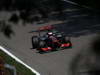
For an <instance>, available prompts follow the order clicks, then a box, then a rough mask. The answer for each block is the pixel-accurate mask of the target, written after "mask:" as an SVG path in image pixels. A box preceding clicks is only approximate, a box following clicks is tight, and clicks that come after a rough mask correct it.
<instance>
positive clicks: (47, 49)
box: [41, 47, 52, 51]
mask: <svg viewBox="0 0 100 75" xmlns="http://www.w3.org/2000/svg"><path fill="white" fill-rule="evenodd" d="M41 49H42V50H43V51H50V50H51V49H52V48H51V47H47V48H41Z"/></svg>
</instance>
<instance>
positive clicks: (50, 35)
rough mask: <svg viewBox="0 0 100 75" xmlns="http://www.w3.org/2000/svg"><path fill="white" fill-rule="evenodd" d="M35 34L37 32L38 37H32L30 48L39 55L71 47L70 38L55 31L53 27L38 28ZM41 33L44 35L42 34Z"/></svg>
mask: <svg viewBox="0 0 100 75" xmlns="http://www.w3.org/2000/svg"><path fill="white" fill-rule="evenodd" d="M32 32H34V31H32ZM35 32H38V35H37V36H32V48H33V49H36V50H38V52H39V53H45V52H51V51H57V50H63V49H65V48H71V47H72V43H71V41H70V38H69V37H66V35H65V34H64V33H63V32H60V31H57V30H56V27H54V26H53V25H49V26H43V27H40V28H39V29H38V30H36V31H35ZM41 32H45V33H44V34H43V33H41Z"/></svg>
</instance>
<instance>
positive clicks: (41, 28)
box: [38, 25, 55, 31]
mask: <svg viewBox="0 0 100 75" xmlns="http://www.w3.org/2000/svg"><path fill="white" fill-rule="evenodd" d="M54 28H55V27H54V26H53V25H48V26H43V27H40V28H39V29H38V30H39V31H46V30H52V29H54Z"/></svg>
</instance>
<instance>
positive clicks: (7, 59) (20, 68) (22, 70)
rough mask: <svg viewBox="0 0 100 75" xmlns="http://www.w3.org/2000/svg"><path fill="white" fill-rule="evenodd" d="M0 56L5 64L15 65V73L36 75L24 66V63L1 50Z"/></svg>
mask: <svg viewBox="0 0 100 75" xmlns="http://www.w3.org/2000/svg"><path fill="white" fill-rule="evenodd" d="M0 56H1V57H2V58H3V59H4V61H5V62H6V63H7V64H10V65H13V66H15V67H16V70H17V75H36V74H34V73H33V72H32V71H31V70H29V69H28V68H26V67H25V66H24V65H22V64H20V63H18V62H17V61H15V60H14V59H13V58H11V57H10V56H9V55H7V54H6V53H4V52H3V51H1V50H0Z"/></svg>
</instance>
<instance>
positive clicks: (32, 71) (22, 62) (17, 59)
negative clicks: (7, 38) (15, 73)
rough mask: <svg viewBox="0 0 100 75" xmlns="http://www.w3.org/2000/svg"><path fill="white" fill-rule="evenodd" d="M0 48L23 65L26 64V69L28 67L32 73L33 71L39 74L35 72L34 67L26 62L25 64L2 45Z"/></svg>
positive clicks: (38, 74) (37, 73)
mask: <svg viewBox="0 0 100 75" xmlns="http://www.w3.org/2000/svg"><path fill="white" fill-rule="evenodd" d="M0 50H2V51H4V52H5V53H6V54H8V55H9V56H11V57H12V58H13V59H15V60H16V61H17V62H19V63H21V64H23V65H24V66H26V67H27V68H28V69H30V70H31V71H32V72H33V73H35V74H36V75H40V73H39V72H37V71H36V70H35V69H33V68H31V67H30V66H28V65H27V64H25V63H24V62H23V61H21V60H20V59H19V58H17V57H16V56H15V55H13V54H12V53H10V52H9V51H8V50H6V49H5V48H4V47H2V46H0Z"/></svg>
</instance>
